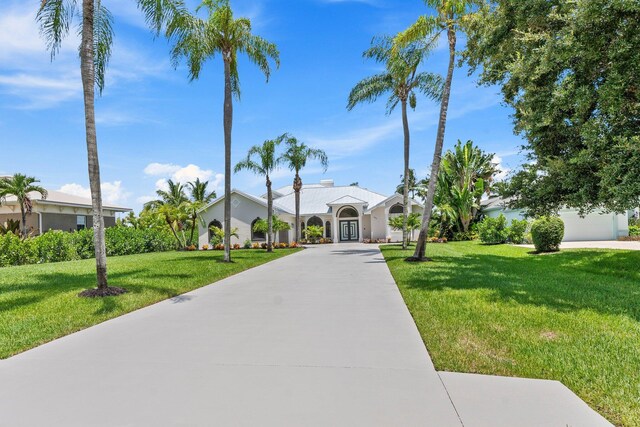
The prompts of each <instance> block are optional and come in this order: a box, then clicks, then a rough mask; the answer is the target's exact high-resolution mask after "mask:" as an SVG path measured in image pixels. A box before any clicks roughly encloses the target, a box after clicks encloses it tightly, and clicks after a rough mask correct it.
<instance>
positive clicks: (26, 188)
mask: <svg viewBox="0 0 640 427" xmlns="http://www.w3.org/2000/svg"><path fill="white" fill-rule="evenodd" d="M38 182H40V181H39V180H37V179H35V178H34V177H32V176H26V175H23V174H21V173H16V174H14V175H13V176H11V177H4V178H1V179H0V202H3V201H5V200H6V198H7V196H14V197H15V198H16V199H17V200H18V205H19V206H20V215H21V218H22V237H23V238H25V237H27V234H28V231H27V215H31V210H32V207H33V205H32V203H31V196H30V194H29V193H40V195H41V196H42V198H43V199H46V198H47V190H45V189H44V188H43V187H41V186H39V185H37V184H36V183H38ZM40 231H42V230H40Z"/></svg>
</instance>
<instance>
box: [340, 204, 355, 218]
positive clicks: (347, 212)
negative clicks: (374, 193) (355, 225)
mask: <svg viewBox="0 0 640 427" xmlns="http://www.w3.org/2000/svg"><path fill="white" fill-rule="evenodd" d="M357 216H358V211H357V210H355V209H354V208H352V207H351V206H348V207H346V208H344V209H342V210H341V211H340V214H339V215H338V217H340V218H355V217H357Z"/></svg>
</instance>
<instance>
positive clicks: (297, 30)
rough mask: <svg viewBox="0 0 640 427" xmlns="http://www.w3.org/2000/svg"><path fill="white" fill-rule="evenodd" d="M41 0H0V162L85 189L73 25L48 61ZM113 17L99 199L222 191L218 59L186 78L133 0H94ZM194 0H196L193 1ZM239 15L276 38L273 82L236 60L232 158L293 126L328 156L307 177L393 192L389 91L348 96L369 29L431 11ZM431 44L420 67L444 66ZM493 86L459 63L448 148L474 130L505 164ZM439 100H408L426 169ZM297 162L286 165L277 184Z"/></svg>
mask: <svg viewBox="0 0 640 427" xmlns="http://www.w3.org/2000/svg"><path fill="white" fill-rule="evenodd" d="M39 3H40V0H3V1H2V3H1V5H0V150H1V151H0V152H1V153H2V154H0V175H1V174H11V173H14V172H23V173H27V174H29V175H34V176H36V177H37V178H39V179H40V180H41V181H42V183H43V184H44V185H45V186H46V187H47V188H49V189H54V190H58V189H62V190H63V191H66V192H70V193H74V194H78V195H87V194H88V189H87V188H88V177H87V163H86V150H85V140H84V125H83V123H84V122H83V120H84V116H83V106H82V97H81V94H82V93H81V84H80V76H79V62H78V58H77V46H78V39H77V37H76V36H75V31H73V30H72V33H71V34H70V36H69V37H68V38H67V40H66V41H65V43H64V45H63V49H62V51H61V52H60V54H59V55H58V57H57V58H56V60H55V61H53V62H51V61H50V57H49V54H48V53H47V52H46V50H45V45H44V42H43V41H42V39H41V38H40V36H39V34H38V29H37V26H36V24H35V11H36V10H37V8H38V5H39ZM103 4H105V5H106V6H107V7H109V8H110V10H111V11H112V13H113V14H114V17H115V32H116V38H115V43H114V47H113V58H112V61H111V65H110V67H109V69H108V71H107V87H106V90H105V91H104V93H103V96H102V97H101V98H97V102H96V110H97V122H98V144H99V150H100V162H101V172H102V181H103V189H104V198H105V200H106V202H108V203H112V204H118V205H124V206H129V207H133V208H135V209H136V210H139V208H140V207H141V205H142V203H143V202H145V201H147V200H149V199H150V198H151V197H152V196H153V195H154V192H155V190H156V189H157V188H158V187H161V186H162V185H163V183H164V182H165V180H166V179H169V178H173V179H176V180H181V181H188V180H192V179H194V178H195V177H200V178H203V179H208V180H209V181H210V182H211V185H212V187H213V188H215V189H216V190H217V191H218V194H220V193H222V191H223V190H222V187H223V176H222V174H221V172H222V171H223V168H224V156H223V153H224V148H223V139H222V137H223V133H222V95H223V92H222V90H223V75H222V61H221V59H220V58H219V57H218V58H215V59H213V60H211V61H209V62H208V63H207V64H206V65H205V68H204V71H203V73H202V75H201V78H200V79H199V80H197V81H194V82H189V79H188V74H187V71H186V69H185V68H184V67H179V68H178V69H174V68H173V67H172V66H171V64H170V61H169V53H168V52H169V45H168V44H167V42H166V41H165V40H164V39H162V38H157V39H155V40H154V37H153V35H152V34H151V33H150V32H149V30H148V29H146V27H145V24H144V20H143V19H142V17H141V15H140V14H139V12H138V11H137V10H136V8H135V2H134V1H133V0H103ZM196 4H197V2H196V1H193V2H191V5H192V6H194V7H195V6H196ZM231 4H232V7H233V8H234V10H235V13H236V15H237V16H246V17H249V18H251V20H252V22H253V25H254V32H255V33H256V34H259V35H261V36H263V37H265V38H266V39H268V40H270V41H272V42H274V43H276V44H277V45H278V48H279V49H280V55H281V67H280V69H279V70H276V71H274V73H273V75H272V78H271V80H270V81H269V83H268V84H267V83H265V79H264V76H263V75H262V74H260V72H259V71H258V70H257V69H256V68H255V67H254V66H253V65H252V64H250V63H248V62H247V61H246V60H245V59H244V58H242V59H241V60H240V65H239V68H240V79H241V89H242V99H241V101H240V102H236V103H235V111H234V133H233V161H234V163H235V162H236V161H238V160H240V159H241V158H242V157H243V156H244V154H245V153H246V151H247V149H248V148H249V147H250V146H251V145H254V144H258V143H261V142H262V141H263V140H265V139H270V138H274V137H276V136H277V135H279V134H282V133H284V132H290V133H292V134H294V135H295V136H296V137H298V138H299V139H301V140H303V141H304V142H306V143H307V144H309V145H312V146H315V147H318V148H322V149H324V150H325V151H326V152H327V154H328V155H329V162H330V166H329V170H328V171H327V172H326V173H325V174H322V171H321V169H320V168H319V167H318V165H317V164H310V165H309V166H308V168H307V170H306V171H304V174H303V181H304V182H307V183H310V182H317V181H319V180H320V179H328V178H331V179H334V180H335V182H336V185H348V184H350V183H352V182H355V181H357V182H359V183H360V185H361V186H364V187H367V188H370V189H372V190H375V191H379V192H382V193H388V194H391V193H392V192H393V190H394V188H395V186H396V185H397V183H398V182H399V179H400V175H401V173H402V127H401V118H400V112H399V109H398V111H394V112H393V113H392V114H391V115H389V116H387V115H385V103H386V100H384V99H383V100H380V101H379V102H377V103H375V104H371V105H362V106H358V107H356V108H355V109H354V110H353V111H351V112H348V111H347V110H346V108H345V106H346V99H347V96H348V94H349V91H350V89H351V87H352V86H353V85H354V84H355V83H357V82H358V81H359V80H360V79H362V78H364V77H366V76H369V75H371V74H373V73H376V72H378V71H380V70H381V68H380V66H379V65H378V64H376V63H374V62H370V61H365V60H363V59H362V51H363V50H365V49H366V48H367V47H368V46H369V43H370V41H371V38H372V37H373V36H375V35H382V34H394V33H397V32H398V31H400V30H402V29H404V28H406V27H407V26H408V25H410V24H411V23H412V22H413V21H414V20H415V19H416V18H417V17H418V16H419V15H420V14H423V13H425V12H427V9H426V7H425V6H424V3H423V2H422V1H421V0H400V1H398V0H295V1H294V0H287V1H285V0H253V1H249V0H232V1H231ZM446 61H447V51H446V49H445V46H444V45H442V47H440V48H438V49H437V50H436V51H435V52H434V53H433V55H432V56H430V57H429V58H428V59H427V61H426V62H425V63H424V66H423V68H424V69H426V70H429V71H434V72H438V73H441V74H444V72H445V71H446V65H447V63H446ZM498 92H499V91H498V88H496V87H477V86H476V84H475V80H474V78H473V77H468V76H467V70H466V69H464V68H461V69H460V68H458V69H456V74H455V77H454V83H453V90H452V98H451V104H450V109H449V120H448V124H447V134H446V140H445V148H447V147H451V146H452V145H453V144H455V142H456V140H457V139H462V140H467V139H472V140H474V141H475V142H476V143H477V144H478V145H479V146H480V147H481V148H482V149H484V150H485V151H488V152H491V153H496V154H497V158H496V160H497V161H499V163H500V165H501V168H502V169H503V170H504V171H505V172H508V171H509V170H512V169H513V168H515V167H517V166H518V164H519V163H520V161H521V156H520V155H519V154H518V152H519V146H520V145H521V144H522V141H521V139H520V138H519V137H518V136H514V135H513V132H512V124H511V119H510V117H509V115H510V110H509V109H507V108H505V107H503V106H502V105H501V104H500V95H499V93H498ZM438 108H439V106H438V105H436V104H435V103H433V102H432V101H430V100H427V99H424V98H419V99H418V106H417V108H416V110H415V112H414V111H412V112H410V115H409V124H410V127H411V131H412V133H411V137H412V147H411V166H412V167H413V168H415V169H416V170H417V171H418V173H419V175H420V176H421V177H422V176H424V175H426V173H427V171H428V169H429V166H430V164H431V159H432V155H433V144H434V140H435V133H436V124H437V115H438ZM291 180H292V175H291V174H290V172H289V171H287V170H281V171H279V172H277V173H276V176H275V177H274V184H275V185H276V186H280V185H286V184H289V183H290V182H291ZM232 185H233V187H236V188H239V189H243V190H245V191H248V192H251V193H254V194H262V193H263V191H264V182H263V180H262V179H261V178H259V177H255V176H253V175H251V174H248V173H240V174H235V175H234V176H233V178H232Z"/></svg>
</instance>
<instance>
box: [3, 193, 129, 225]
mask: <svg viewBox="0 0 640 427" xmlns="http://www.w3.org/2000/svg"><path fill="white" fill-rule="evenodd" d="M48 193H49V194H48V195H47V198H46V199H42V196H41V195H40V193H31V194H30V197H31V201H32V205H33V209H32V212H31V214H30V215H27V229H28V230H30V231H31V233H32V234H40V233H42V232H46V231H49V230H63V231H73V230H80V229H83V228H90V227H93V214H92V208H91V199H86V198H84V197H78V196H73V195H71V194H66V193H61V192H60V191H52V190H48ZM131 210H132V209H130V208H125V207H121V206H110V205H104V206H103V214H104V225H105V226H106V227H112V226H114V225H116V213H118V212H130V211H131ZM10 219H12V220H18V221H20V222H21V223H22V217H21V215H20V206H19V205H18V202H17V200H16V198H15V197H12V196H10V197H7V200H6V201H4V202H2V205H0V223H4V222H6V221H7V220H10Z"/></svg>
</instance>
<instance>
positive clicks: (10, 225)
mask: <svg viewBox="0 0 640 427" xmlns="http://www.w3.org/2000/svg"><path fill="white" fill-rule="evenodd" d="M8 233H12V234H15V235H16V236H19V235H20V221H19V220H17V219H9V220H7V221H6V222H5V223H4V224H0V235H1V234H8Z"/></svg>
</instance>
